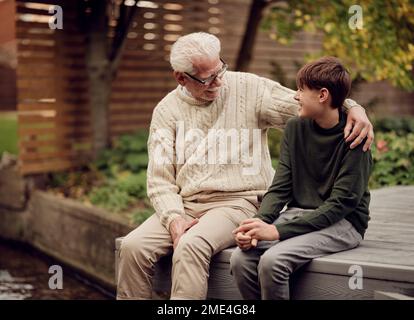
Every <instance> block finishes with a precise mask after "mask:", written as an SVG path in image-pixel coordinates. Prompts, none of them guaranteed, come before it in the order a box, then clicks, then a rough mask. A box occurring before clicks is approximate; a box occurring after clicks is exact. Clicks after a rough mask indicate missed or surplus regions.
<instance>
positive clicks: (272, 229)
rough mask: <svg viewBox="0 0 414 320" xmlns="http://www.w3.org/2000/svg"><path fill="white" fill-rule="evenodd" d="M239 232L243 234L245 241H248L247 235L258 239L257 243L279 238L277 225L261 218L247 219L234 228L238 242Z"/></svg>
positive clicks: (242, 238)
mask: <svg viewBox="0 0 414 320" xmlns="http://www.w3.org/2000/svg"><path fill="white" fill-rule="evenodd" d="M239 233H241V234H242V235H243V237H241V236H240V239H241V240H242V241H244V242H243V243H245V242H246V241H247V237H250V238H251V239H252V240H256V243H257V241H260V240H267V241H273V240H279V232H278V231H277V229H276V226H275V225H273V224H269V223H266V222H264V221H263V220H261V219H259V218H252V219H246V220H244V221H242V222H241V224H240V226H239V227H238V228H236V229H235V230H233V234H235V235H236V242H237V234H239Z"/></svg>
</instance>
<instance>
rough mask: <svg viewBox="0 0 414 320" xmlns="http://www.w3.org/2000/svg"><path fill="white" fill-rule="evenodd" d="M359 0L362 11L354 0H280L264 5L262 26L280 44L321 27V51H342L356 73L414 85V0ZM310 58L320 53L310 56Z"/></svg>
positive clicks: (408, 87)
mask: <svg viewBox="0 0 414 320" xmlns="http://www.w3.org/2000/svg"><path fill="white" fill-rule="evenodd" d="M358 4H359V6H360V7H359V8H360V9H362V11H361V12H360V11H359V10H358V9H359V8H358V7H356V6H353V5H354V1H352V0H334V1H322V0H316V1H303V0H302V1H299V0H292V1H286V2H276V3H274V4H273V5H272V6H270V7H269V8H268V10H266V12H265V14H264V19H263V21H262V27H263V28H264V30H267V31H268V32H269V33H270V36H271V37H272V38H274V39H275V40H276V41H278V42H280V43H282V44H287V43H289V42H290V41H291V40H292V38H293V36H294V35H295V33H297V32H298V31H307V32H311V33H315V32H321V33H323V40H322V50H321V52H319V53H318V54H317V55H318V56H322V55H333V56H337V57H339V58H340V59H341V60H342V61H343V62H344V64H345V65H346V66H347V67H348V68H349V69H350V71H351V73H352V76H353V77H355V78H357V77H358V78H362V79H364V80H366V81H368V82H373V81H381V80H389V81H390V82H391V84H392V85H394V86H397V87H400V88H402V89H405V90H410V91H412V90H414V75H413V62H414V2H413V0H364V1H359V3H358ZM361 19H362V20H361ZM361 22H362V25H360V24H359V23H361ZM353 27H355V28H353ZM359 27H362V28H359ZM312 58H316V56H315V55H310V54H308V55H307V56H306V59H312Z"/></svg>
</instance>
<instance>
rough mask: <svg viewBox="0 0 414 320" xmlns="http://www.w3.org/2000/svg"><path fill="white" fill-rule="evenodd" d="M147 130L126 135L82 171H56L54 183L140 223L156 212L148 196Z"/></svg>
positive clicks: (68, 193) (69, 194)
mask: <svg viewBox="0 0 414 320" xmlns="http://www.w3.org/2000/svg"><path fill="white" fill-rule="evenodd" d="M147 139H148V133H147V131H138V132H136V133H134V134H130V135H123V136H121V137H119V138H118V139H117V140H115V141H114V144H113V147H112V148H111V149H106V150H104V151H103V152H102V153H101V154H100V155H99V157H98V159H97V160H96V161H94V162H92V163H91V164H89V165H88V167H87V168H84V169H83V170H80V171H70V172H62V173H54V174H52V175H51V179H50V187H51V188H52V189H54V191H55V192H57V193H60V194H63V195H64V196H67V197H71V198H75V199H79V200H81V201H83V202H85V203H87V204H88V203H90V204H93V205H96V206H99V207H102V208H105V209H107V210H109V211H111V212H114V213H125V215H126V216H128V217H129V218H130V219H131V221H132V222H133V223H139V222H142V221H143V220H145V219H146V217H148V216H149V215H150V214H152V213H153V210H152V208H151V205H150V203H149V202H148V201H147V199H146V195H147V188H146V183H147V176H146V168H147V165H148V155H147Z"/></svg>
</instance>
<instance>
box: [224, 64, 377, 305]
mask: <svg viewBox="0 0 414 320" xmlns="http://www.w3.org/2000/svg"><path fill="white" fill-rule="evenodd" d="M296 82H297V86H298V92H297V94H296V96H295V99H296V100H298V101H299V105H300V110H299V117H296V118H293V119H291V120H290V121H288V123H287V126H286V129H285V131H284V136H283V141H282V144H281V152H280V159H279V165H278V168H277V170H276V174H275V176H274V179H273V182H272V185H271V186H270V188H269V189H268V191H267V192H266V194H265V195H264V197H263V201H262V204H261V206H260V209H259V212H258V213H257V215H256V216H255V217H254V218H253V219H247V220H244V221H243V222H242V223H241V225H240V226H239V227H238V228H237V229H235V230H234V231H233V233H234V234H235V238H236V242H237V245H238V247H239V248H236V250H235V251H234V253H233V254H232V257H231V259H230V265H231V272H232V274H233V276H234V277H235V279H236V283H237V285H238V287H239V290H240V292H241V294H242V296H243V298H244V299H260V298H261V299H289V276H290V275H291V274H292V273H293V272H295V271H296V270H297V269H298V268H300V267H301V266H303V265H304V264H306V263H307V262H309V261H311V260H312V259H314V258H316V257H320V256H324V255H327V254H331V253H335V252H339V251H343V250H348V249H352V248H355V247H357V246H358V245H359V243H360V242H361V240H362V238H363V237H364V233H365V230H366V228H367V227H368V220H369V210H368V207H369V200H370V194H369V191H368V189H367V185H368V179H369V175H370V171H371V166H372V158H371V154H370V152H363V150H362V147H361V146H359V147H357V148H355V149H350V148H349V146H348V144H347V143H346V142H345V139H344V135H343V131H344V127H345V124H346V117H347V116H346V114H345V113H344V112H343V111H342V107H341V106H342V104H343V102H344V100H345V98H346V97H347V95H348V94H349V91H350V87H351V80H350V76H349V74H348V72H347V71H346V69H345V68H344V67H343V66H342V65H341V63H340V61H339V60H338V59H336V58H334V57H324V58H321V59H319V60H317V61H314V62H311V63H309V64H307V65H305V66H304V67H302V69H301V70H300V71H299V73H298V75H297V79H296ZM285 205H287V210H286V211H284V212H283V213H280V211H281V210H282V209H283V208H284V206H285Z"/></svg>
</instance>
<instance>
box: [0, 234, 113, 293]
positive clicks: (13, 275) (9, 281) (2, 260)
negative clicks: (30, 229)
mask: <svg viewBox="0 0 414 320" xmlns="http://www.w3.org/2000/svg"><path fill="white" fill-rule="evenodd" d="M52 265H61V267H62V271H63V279H62V284H63V288H62V289H55V290H53V289H50V288H49V279H50V277H51V276H53V274H49V267H50V266H52ZM111 298H113V296H111V293H109V292H106V291H105V290H103V289H102V288H100V287H99V286H97V285H96V284H93V283H91V282H89V281H87V280H86V279H85V278H84V277H82V276H80V275H79V274H77V273H76V272H74V271H73V270H71V269H70V268H67V267H65V266H64V265H62V264H59V262H57V261H55V260H53V259H51V258H50V257H48V256H46V255H44V254H41V253H40V252H38V251H36V250H34V249H32V248H31V247H28V246H24V245H20V244H16V243H14V242H13V243H12V242H5V241H0V300H10V299H13V300H23V299H53V300H55V299H64V300H67V299H76V300H77V299H82V300H83V299H94V300H106V299H111Z"/></svg>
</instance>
